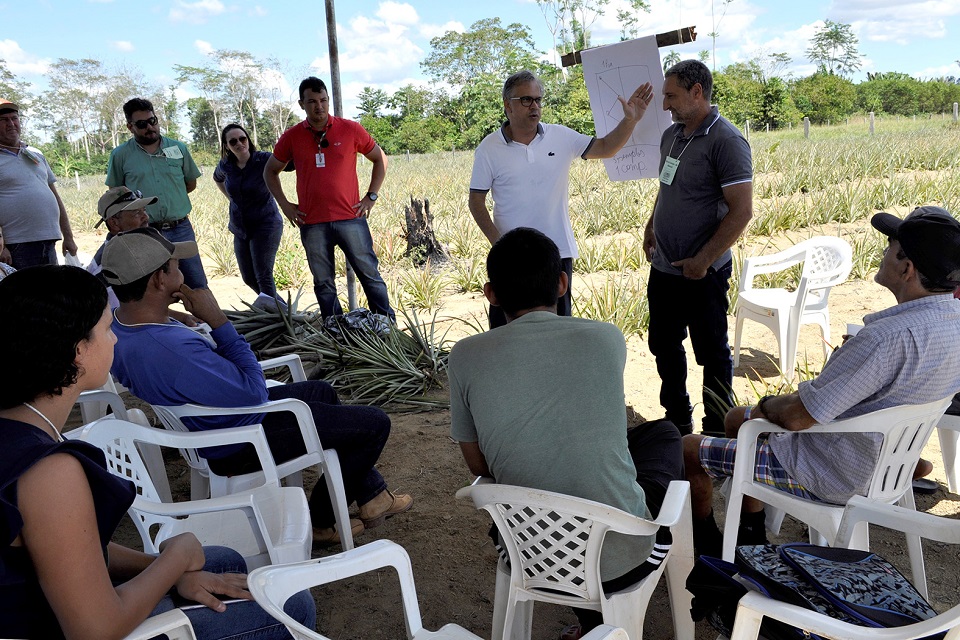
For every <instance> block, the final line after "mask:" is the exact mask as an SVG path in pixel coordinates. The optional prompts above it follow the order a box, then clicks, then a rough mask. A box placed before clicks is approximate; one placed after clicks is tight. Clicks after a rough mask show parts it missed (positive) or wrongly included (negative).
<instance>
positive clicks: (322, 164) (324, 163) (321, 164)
mask: <svg viewBox="0 0 960 640" xmlns="http://www.w3.org/2000/svg"><path fill="white" fill-rule="evenodd" d="M325 166H327V161H326V159H325V158H324V157H323V152H322V151H318V152H317V168H318V169H322V168H323V167H325Z"/></svg>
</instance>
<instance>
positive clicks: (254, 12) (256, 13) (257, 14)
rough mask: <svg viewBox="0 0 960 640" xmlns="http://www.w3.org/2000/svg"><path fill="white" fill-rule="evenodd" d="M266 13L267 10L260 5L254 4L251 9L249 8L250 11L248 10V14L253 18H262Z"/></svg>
mask: <svg viewBox="0 0 960 640" xmlns="http://www.w3.org/2000/svg"><path fill="white" fill-rule="evenodd" d="M268 13H269V12H268V11H267V10H266V9H264V8H263V7H261V6H260V5H256V6H255V7H254V8H253V9H250V11H249V14H250V15H251V16H253V17H254V18H263V17H264V16H266V15H267V14H268Z"/></svg>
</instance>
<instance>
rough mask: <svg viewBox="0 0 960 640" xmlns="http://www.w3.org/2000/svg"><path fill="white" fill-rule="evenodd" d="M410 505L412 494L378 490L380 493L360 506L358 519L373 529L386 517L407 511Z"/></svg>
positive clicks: (411, 503)
mask: <svg viewBox="0 0 960 640" xmlns="http://www.w3.org/2000/svg"><path fill="white" fill-rule="evenodd" d="M412 506H413V497H412V496H409V495H407V494H405V493H393V492H392V491H390V490H389V489H385V490H383V491H382V492H380V495H378V496H376V497H375V498H374V499H373V500H371V501H370V502H368V503H366V504H364V505H362V506H361V507H360V520H361V521H362V522H363V526H364V527H366V528H367V529H373V528H374V527H379V526H380V525H382V524H383V523H384V521H385V520H386V519H387V518H389V517H391V516H395V515H397V514H398V513H403V512H404V511H409V510H410V507H412Z"/></svg>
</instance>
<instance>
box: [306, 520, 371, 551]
mask: <svg viewBox="0 0 960 640" xmlns="http://www.w3.org/2000/svg"><path fill="white" fill-rule="evenodd" d="M363 529H364V526H363V522H361V521H360V520H357V519H355V518H350V533H352V534H353V537H354V538H356V537H357V536H359V535H360V534H362V533H363ZM333 544H340V534H339V533H338V532H337V528H336V527H327V528H325V529H318V528H317V527H314V528H313V546H315V547H328V546H330V545H333Z"/></svg>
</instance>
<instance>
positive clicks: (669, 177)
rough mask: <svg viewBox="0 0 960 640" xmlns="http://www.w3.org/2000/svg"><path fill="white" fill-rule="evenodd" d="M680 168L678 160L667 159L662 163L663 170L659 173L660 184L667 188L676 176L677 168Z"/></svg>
mask: <svg viewBox="0 0 960 640" xmlns="http://www.w3.org/2000/svg"><path fill="white" fill-rule="evenodd" d="M679 166H680V158H671V157H669V156H668V157H667V159H666V160H664V161H663V169H662V170H661V171H660V182H662V183H663V184H665V185H667V186H669V185H671V184H673V178H674V176H676V175H677V167H679Z"/></svg>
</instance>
